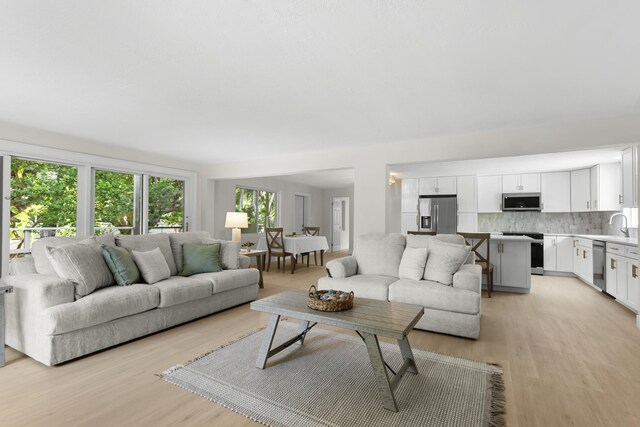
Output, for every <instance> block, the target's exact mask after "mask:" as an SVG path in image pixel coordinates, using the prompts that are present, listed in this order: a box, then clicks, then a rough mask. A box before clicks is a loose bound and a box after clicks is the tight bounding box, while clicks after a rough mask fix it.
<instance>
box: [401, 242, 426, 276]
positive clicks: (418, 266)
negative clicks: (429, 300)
mask: <svg viewBox="0 0 640 427" xmlns="http://www.w3.org/2000/svg"><path fill="white" fill-rule="evenodd" d="M426 263H427V248H409V247H407V248H405V249H404V253H403V254H402V261H400V271H399V272H398V277H399V278H400V279H411V280H420V279H422V275H423V274H424V266H425V265H426Z"/></svg>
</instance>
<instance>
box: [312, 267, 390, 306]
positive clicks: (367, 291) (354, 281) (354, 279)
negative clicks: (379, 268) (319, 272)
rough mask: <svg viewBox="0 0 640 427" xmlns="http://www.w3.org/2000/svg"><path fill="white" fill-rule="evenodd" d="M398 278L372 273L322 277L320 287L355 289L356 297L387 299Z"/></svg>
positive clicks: (319, 281)
mask: <svg viewBox="0 0 640 427" xmlns="http://www.w3.org/2000/svg"><path fill="white" fill-rule="evenodd" d="M396 280H398V279H397V278H396V277H390V276H376V275H371V274H364V275H361V274H358V275H355V276H351V277H344V278H338V279H333V278H329V277H321V278H320V279H319V280H318V289H338V290H341V291H347V292H351V291H353V293H354V295H355V297H356V298H371V299H377V300H381V301H387V299H388V296H389V285H390V284H391V283H393V282H395V281H396Z"/></svg>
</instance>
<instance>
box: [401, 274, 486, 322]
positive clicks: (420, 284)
mask: <svg viewBox="0 0 640 427" xmlns="http://www.w3.org/2000/svg"><path fill="white" fill-rule="evenodd" d="M389 301H394V302H404V303H407V304H418V305H422V306H423V307H425V308H431V309H434V310H442V311H452V312H455V313H464V314H478V313H479V312H480V294H479V293H478V292H472V291H467V290H465V289H458V288H453V287H451V286H446V285H442V284H440V283H437V282H431V281H428V280H408V279H400V280H398V281H397V282H395V283H392V284H391V286H389Z"/></svg>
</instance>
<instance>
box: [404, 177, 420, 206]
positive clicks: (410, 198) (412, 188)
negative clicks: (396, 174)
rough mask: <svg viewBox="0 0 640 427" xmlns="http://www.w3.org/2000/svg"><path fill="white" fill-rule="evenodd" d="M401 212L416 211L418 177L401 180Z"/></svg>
mask: <svg viewBox="0 0 640 427" xmlns="http://www.w3.org/2000/svg"><path fill="white" fill-rule="evenodd" d="M401 212H404V213H409V212H415V213H417V212H418V179H417V178H408V179H403V180H402V208H401Z"/></svg>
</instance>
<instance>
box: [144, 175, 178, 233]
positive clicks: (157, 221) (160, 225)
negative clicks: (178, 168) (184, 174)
mask: <svg viewBox="0 0 640 427" xmlns="http://www.w3.org/2000/svg"><path fill="white" fill-rule="evenodd" d="M146 181H147V188H148V200H149V202H148V203H147V205H148V210H147V212H148V213H147V228H148V230H149V233H177V232H180V231H184V228H185V227H184V224H185V212H184V190H185V188H184V187H185V182H184V180H182V179H174V178H166V177H162V176H149V177H147V180H146Z"/></svg>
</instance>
